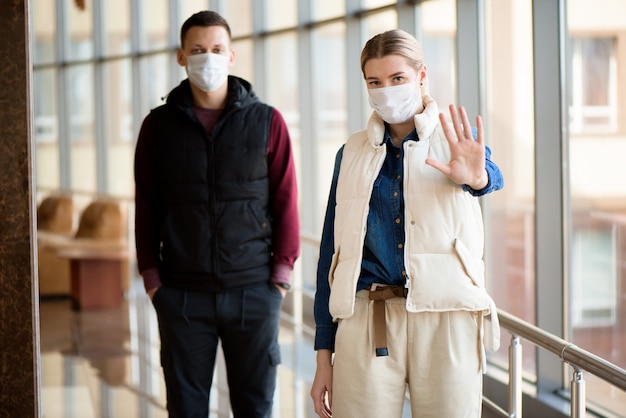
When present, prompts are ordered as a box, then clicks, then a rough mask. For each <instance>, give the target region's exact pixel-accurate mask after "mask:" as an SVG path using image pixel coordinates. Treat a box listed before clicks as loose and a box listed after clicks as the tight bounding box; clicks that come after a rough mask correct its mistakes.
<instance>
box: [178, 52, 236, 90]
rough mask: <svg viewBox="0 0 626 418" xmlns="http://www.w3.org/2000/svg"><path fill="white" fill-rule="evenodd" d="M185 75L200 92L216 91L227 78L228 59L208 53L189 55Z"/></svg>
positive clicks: (224, 56)
mask: <svg viewBox="0 0 626 418" xmlns="http://www.w3.org/2000/svg"><path fill="white" fill-rule="evenodd" d="M187 75H188V76H189V80H190V81H191V82H192V83H193V85H194V86H196V87H198V88H199V89H200V90H202V91H206V92H210V91H214V90H217V89H218V88H220V87H221V86H222V84H224V82H225V81H226V79H227V78H228V57H227V56H226V55H221V54H212V53H210V52H207V53H206V54H197V55H190V56H188V57H187Z"/></svg>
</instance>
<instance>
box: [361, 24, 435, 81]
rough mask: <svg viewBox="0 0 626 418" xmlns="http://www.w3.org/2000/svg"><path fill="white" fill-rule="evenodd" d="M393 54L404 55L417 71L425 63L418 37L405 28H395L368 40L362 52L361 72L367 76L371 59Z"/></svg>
mask: <svg viewBox="0 0 626 418" xmlns="http://www.w3.org/2000/svg"><path fill="white" fill-rule="evenodd" d="M392 54H395V55H399V56H401V57H404V58H405V59H406V60H407V62H408V63H409V65H410V66H411V67H413V68H415V71H420V70H421V69H422V66H423V65H424V52H423V51H422V47H421V45H420V44H419V42H417V39H415V37H414V36H412V35H411V34H409V33H407V32H405V31H403V30H400V29H393V30H388V31H386V32H383V33H379V34H378V35H376V36H374V37H373V38H372V39H370V40H369V41H367V43H366V44H365V46H364V47H363V51H362V52H361V72H363V75H364V76H365V72H364V69H365V64H366V63H367V61H369V60H370V59H374V58H383V57H385V56H387V55H392Z"/></svg>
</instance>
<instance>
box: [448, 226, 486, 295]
mask: <svg viewBox="0 0 626 418" xmlns="http://www.w3.org/2000/svg"><path fill="white" fill-rule="evenodd" d="M454 250H455V251H456V253H457V255H458V256H459V258H460V259H461V263H462V264H463V268H464V269H465V273H466V274H467V275H468V276H469V278H470V279H472V282H474V285H476V286H478V287H480V288H484V287H485V263H484V262H483V260H482V259H480V258H478V257H475V256H473V255H472V253H471V252H470V250H469V249H468V248H467V247H466V246H465V244H463V241H461V240H460V239H458V238H455V240H454Z"/></svg>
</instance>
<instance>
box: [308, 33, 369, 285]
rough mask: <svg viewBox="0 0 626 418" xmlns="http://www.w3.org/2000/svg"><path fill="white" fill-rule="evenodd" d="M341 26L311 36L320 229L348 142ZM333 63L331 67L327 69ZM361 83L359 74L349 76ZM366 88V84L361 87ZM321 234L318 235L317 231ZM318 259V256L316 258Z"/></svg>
mask: <svg viewBox="0 0 626 418" xmlns="http://www.w3.org/2000/svg"><path fill="white" fill-rule="evenodd" d="M345 37H346V27H345V24H344V23H334V24H332V25H325V26H322V27H320V28H318V29H315V30H314V31H313V32H312V49H313V57H312V64H313V67H312V69H311V70H312V72H313V73H312V77H313V115H312V116H313V118H314V119H313V122H312V124H313V126H314V127H315V137H314V138H313V143H314V144H316V145H317V147H318V152H317V154H318V156H319V158H318V166H317V167H315V173H316V178H317V180H316V181H317V190H316V191H315V199H314V200H313V201H312V202H313V204H314V205H315V210H314V213H316V214H320V216H319V219H318V224H319V226H320V228H321V225H322V223H323V217H324V213H325V212H326V204H327V202H328V191H329V190H330V183H331V179H332V175H333V169H334V165H335V155H336V153H337V151H338V150H339V148H340V147H341V145H343V144H344V143H345V142H346V140H347V139H348V135H349V133H348V128H347V125H348V121H347V117H348V115H347V112H346V109H347V107H348V104H347V100H348V97H347V91H346V83H345V81H344V80H345V79H346V77H347V74H346V66H345V58H344V57H345V56H346V51H345V42H344V39H345ZM329 63H332V65H329ZM350 76H354V77H358V78H359V79H361V80H362V79H363V76H362V75H361V74H360V72H359V74H354V75H350ZM363 86H364V87H363V88H365V83H363ZM320 232H321V231H320ZM316 255H317V254H316ZM305 278H306V279H309V280H310V283H305V286H307V287H308V288H310V289H311V290H314V289H315V282H314V278H315V275H313V274H311V275H306V276H305Z"/></svg>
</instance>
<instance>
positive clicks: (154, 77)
mask: <svg viewBox="0 0 626 418" xmlns="http://www.w3.org/2000/svg"><path fill="white" fill-rule="evenodd" d="M172 59H175V57H174V56H173V55H172V54H171V53H164V54H156V55H152V56H149V57H146V58H144V59H143V60H144V62H143V64H144V66H143V67H142V68H144V72H143V73H142V74H141V81H142V83H144V85H143V86H142V87H143V88H142V91H143V92H145V94H146V96H147V105H148V109H152V108H153V107H156V106H159V105H162V104H163V103H165V98H166V96H167V94H168V93H169V92H170V90H172V88H174V87H176V86H172V85H170V82H169V71H168V70H169V68H170V65H169V64H170V60H172ZM180 68H181V69H182V67H180ZM183 71H184V69H183ZM185 77H186V76H185ZM181 79H182V78H181ZM176 85H178V83H176ZM147 111H148V110H146V112H147Z"/></svg>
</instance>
